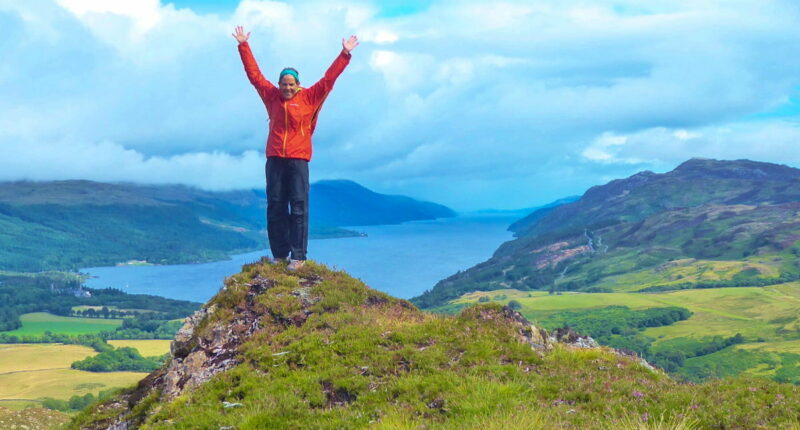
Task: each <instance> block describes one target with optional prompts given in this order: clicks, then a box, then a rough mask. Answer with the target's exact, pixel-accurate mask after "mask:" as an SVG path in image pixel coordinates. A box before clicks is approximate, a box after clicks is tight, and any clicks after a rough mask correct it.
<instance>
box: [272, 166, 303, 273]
mask: <svg viewBox="0 0 800 430" xmlns="http://www.w3.org/2000/svg"><path fill="white" fill-rule="evenodd" d="M264 170H265V173H266V176H267V236H268V237H269V247H270V250H271V251H272V256H273V257H274V258H288V257H290V256H291V258H292V259H293V260H305V259H306V251H307V250H308V161H307V160H303V159H300V158H283V157H267V165H266V167H265V169H264Z"/></svg>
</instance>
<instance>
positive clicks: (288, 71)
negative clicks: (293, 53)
mask: <svg viewBox="0 0 800 430" xmlns="http://www.w3.org/2000/svg"><path fill="white" fill-rule="evenodd" d="M285 75H292V76H294V80H295V81H297V83H300V76H299V75H298V73H297V70H295V69H292V68H291V67H287V68H285V69H283V70H281V74H280V76H278V81H280V80H281V79H283V77H284V76H285Z"/></svg>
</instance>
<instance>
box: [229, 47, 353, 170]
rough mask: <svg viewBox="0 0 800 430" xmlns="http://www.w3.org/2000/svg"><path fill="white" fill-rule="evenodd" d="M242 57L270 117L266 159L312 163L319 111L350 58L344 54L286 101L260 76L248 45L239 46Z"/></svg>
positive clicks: (248, 74) (248, 75)
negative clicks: (317, 80) (316, 79)
mask: <svg viewBox="0 0 800 430" xmlns="http://www.w3.org/2000/svg"><path fill="white" fill-rule="evenodd" d="M239 55H241V57H242V63H243V64H244V71H245V72H246V73H247V78H248V79H249V80H250V83H251V84H253V86H254V87H256V91H258V95H260V96H261V100H263V101H264V106H266V108H267V115H269V136H267V157H284V158H302V159H304V160H311V135H312V134H313V133H314V128H315V127H316V126H317V116H318V115H319V110H320V108H322V103H323V102H324V101H325V98H326V97H327V96H328V93H330V92H331V90H332V89H333V83H334V82H335V81H336V78H338V77H339V75H341V74H342V72H343V71H344V68H345V67H347V64H348V63H350V57H351V55H350V54H348V53H345V52H344V51H342V53H340V54H339V56H338V57H336V59H335V60H333V64H331V66H330V67H329V68H328V70H327V71H326V72H325V76H324V77H323V78H322V79H320V80H319V82H317V83H316V84H314V85H312V86H311V87H309V88H301V89H300V91H299V92H298V93H296V94H295V96H294V97H292V98H291V99H289V100H284V99H283V97H282V96H281V92H280V90H279V89H278V88H277V87H276V86H275V85H273V84H272V82H270V81H268V80H267V79H265V78H264V75H262V74H261V71H260V70H259V69H258V64H257V63H256V59H255V57H253V52H252V51H250V45H249V44H248V43H247V42H244V43H240V44H239Z"/></svg>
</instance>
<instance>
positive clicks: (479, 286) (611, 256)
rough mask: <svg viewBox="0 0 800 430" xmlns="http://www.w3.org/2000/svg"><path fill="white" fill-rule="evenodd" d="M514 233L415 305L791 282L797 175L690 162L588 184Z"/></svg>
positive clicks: (798, 209) (797, 251) (761, 166)
mask: <svg viewBox="0 0 800 430" xmlns="http://www.w3.org/2000/svg"><path fill="white" fill-rule="evenodd" d="M512 229H513V231H515V232H516V233H517V236H518V238H517V239H515V240H512V241H510V242H506V243H505V244H503V245H502V246H501V247H500V248H499V249H498V250H497V251H496V252H495V254H494V256H493V257H492V258H491V259H490V260H488V261H486V262H483V263H481V264H478V265H477V266H475V267H473V268H471V269H469V270H466V271H464V272H460V273H458V274H455V275H453V276H451V277H449V278H447V279H445V280H443V281H441V282H439V283H438V284H437V285H436V286H435V287H434V288H433V289H432V290H431V291H428V292H426V293H425V294H423V295H422V296H420V297H417V298H415V299H414V300H413V301H414V302H415V303H416V304H417V305H419V306H422V307H431V306H439V305H442V304H445V303H447V301H449V300H452V299H454V298H456V297H459V296H461V295H462V294H464V293H466V292H471V291H478V290H484V291H486V290H495V289H502V288H515V289H521V290H535V289H545V290H561V291H563V290H577V291H608V290H636V289H643V288H653V289H662V290H663V289H670V288H671V289H679V288H697V287H708V286H713V285H716V286H733V285H737V284H740V285H766V284H769V283H777V282H781V281H785V280H788V279H794V277H797V276H799V275H798V274H799V273H800V268H798V265H797V263H796V262H797V255H800V243H799V242H798V241H800V170H798V169H795V168H792V167H788V166H783V165H777V164H770V163H761V162H755V161H749V160H737V161H718V160H709V159H691V160H689V161H687V162H685V163H683V164H681V165H680V166H678V167H677V168H675V169H674V170H673V171H671V172H668V173H664V174H656V173H653V172H649V171H645V172H641V173H638V174H636V175H633V176H631V177H629V178H627V179H620V180H615V181H612V182H610V183H608V184H606V185H602V186H596V187H593V188H591V189H589V190H588V191H587V192H586V193H585V194H584V195H583V196H582V197H581V198H580V199H579V200H578V201H575V202H573V203H569V204H564V205H561V206H557V207H555V208H548V209H543V210H540V211H537V212H534V213H533V214H531V215H530V216H528V217H526V218H525V219H524V220H521V221H519V222H517V223H515V225H514V226H513V228H512ZM705 260H714V261H726V262H728V263H727V264H726V265H725V267H726V269H725V270H722V269H719V270H709V267H712V266H713V264H711V265H710V263H709V264H705ZM654 268H655V269H654ZM657 268H663V269H657ZM645 272H646V273H645ZM636 274H638V276H635V275H636Z"/></svg>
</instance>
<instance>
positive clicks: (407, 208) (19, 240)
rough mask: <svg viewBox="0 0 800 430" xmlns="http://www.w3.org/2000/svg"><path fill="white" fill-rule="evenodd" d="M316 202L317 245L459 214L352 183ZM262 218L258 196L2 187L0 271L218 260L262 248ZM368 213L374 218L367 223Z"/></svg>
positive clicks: (82, 186)
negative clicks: (376, 227)
mask: <svg viewBox="0 0 800 430" xmlns="http://www.w3.org/2000/svg"><path fill="white" fill-rule="evenodd" d="M353 188H356V189H357V190H358V191H359V193H357V194H356V195H354V196H351V195H350V194H352V193H349V192H346V191H347V190H349V189H353ZM311 194H312V198H311V210H310V214H311V220H310V230H311V231H310V233H311V238H326V237H345V236H359V235H360V233H358V232H356V231H353V230H349V229H345V228H343V226H345V225H346V226H358V225H373V224H381V223H386V224H391V223H399V222H405V221H412V220H420V219H433V218H437V217H440V216H454V215H455V213H454V212H453V211H452V210H450V209H449V208H446V207H444V206H441V205H437V204H435V203H430V202H423V201H418V200H414V199H412V198H410V197H403V196H386V195H383V194H379V193H375V192H373V191H370V190H368V189H366V188H364V187H361V186H360V185H358V184H356V183H354V182H352V181H349V182H344V181H340V182H336V183H335V184H333V186H331V184H326V183H323V184H322V185H321V186H318V185H316V183H315V184H312V186H311ZM315 201H316V203H315ZM326 202H327V203H326ZM329 202H334V203H335V204H328V203H329ZM325 204H328V206H329V207H325V206H320V205H325ZM334 209H335V217H334V216H331V215H332V212H333V211H334ZM265 210H266V203H265V194H264V191H260V190H240V191H226V192H212V191H205V190H200V189H197V188H193V187H189V186H186V185H139V184H108V183H100V182H93V181H86V180H68V181H48V182H32V181H16V182H2V183H0V269H5V270H14V271H40V270H46V269H60V270H74V269H78V268H80V267H91V266H103V265H114V264H117V263H120V262H125V261H130V260H143V261H147V262H150V263H154V264H177V263H188V262H200V261H212V260H221V259H225V258H227V256H228V255H230V254H234V253H238V252H246V251H252V250H256V249H264V248H266V239H265V234H264V232H263V230H264V229H265V224H266V221H265V215H264V213H265ZM364 212H368V213H369V214H370V218H369V219H363V216H362V214H363V213H364Z"/></svg>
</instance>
